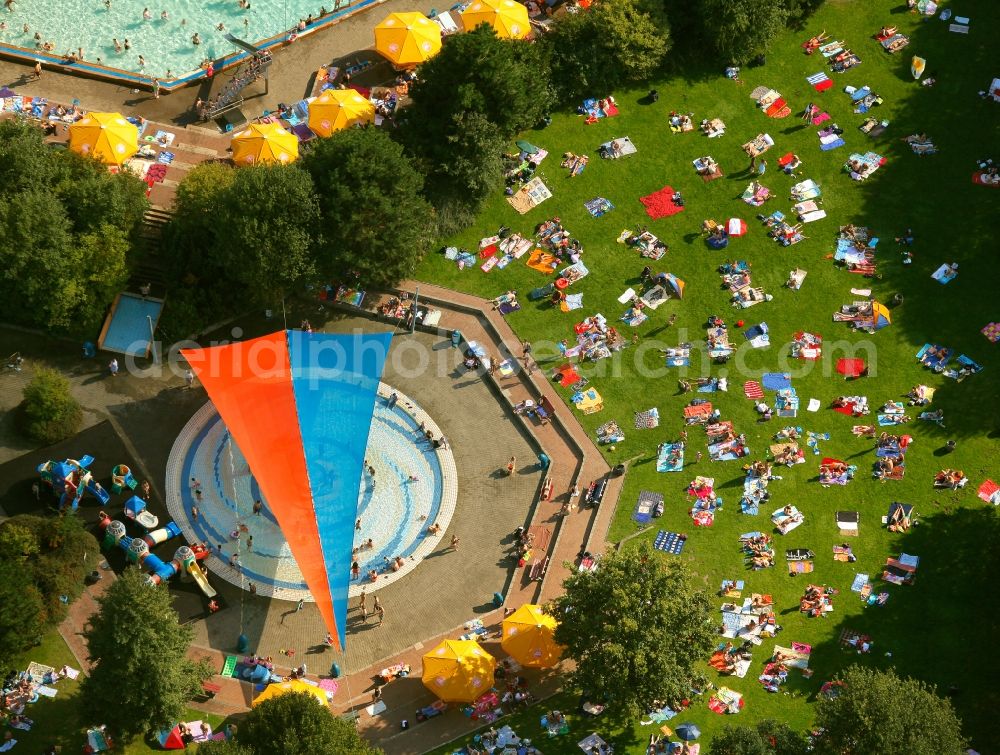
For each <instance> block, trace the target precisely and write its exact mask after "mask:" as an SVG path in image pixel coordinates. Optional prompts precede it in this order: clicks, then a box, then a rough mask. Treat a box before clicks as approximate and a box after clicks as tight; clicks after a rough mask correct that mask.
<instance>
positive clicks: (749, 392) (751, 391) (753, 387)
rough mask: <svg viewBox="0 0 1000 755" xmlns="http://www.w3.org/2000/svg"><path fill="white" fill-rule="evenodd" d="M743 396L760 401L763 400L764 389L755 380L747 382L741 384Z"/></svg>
mask: <svg viewBox="0 0 1000 755" xmlns="http://www.w3.org/2000/svg"><path fill="white" fill-rule="evenodd" d="M743 395H744V396H746V397H747V398H752V399H762V398H764V388H763V387H762V386H761V384H760V383H758V382H757V381H756V380H747V381H746V382H745V383H744V384H743Z"/></svg>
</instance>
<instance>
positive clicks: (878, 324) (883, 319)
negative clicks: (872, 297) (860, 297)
mask: <svg viewBox="0 0 1000 755" xmlns="http://www.w3.org/2000/svg"><path fill="white" fill-rule="evenodd" d="M891 324H892V317H891V316H890V315H889V310H888V308H887V307H886V306H885V305H884V304H879V303H878V302H877V301H873V302H872V327H873V328H875V330H881V329H882V328H884V327H885V326H886V325H891Z"/></svg>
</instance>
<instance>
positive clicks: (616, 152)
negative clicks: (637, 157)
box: [598, 136, 639, 160]
mask: <svg viewBox="0 0 1000 755" xmlns="http://www.w3.org/2000/svg"><path fill="white" fill-rule="evenodd" d="M598 149H599V151H600V154H601V157H603V158H605V159H609V160H617V159H618V158H619V157H626V156H628V155H634V154H635V153H636V152H638V151H639V150H637V149H636V148H635V145H634V144H633V143H632V140H631V139H629V138H628V137H627V136H622V137H619V138H617V139H612V140H611V141H609V142H604V144H602V145H601V146H600V147H599V148H598Z"/></svg>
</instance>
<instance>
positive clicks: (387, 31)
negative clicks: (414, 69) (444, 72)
mask: <svg viewBox="0 0 1000 755" xmlns="http://www.w3.org/2000/svg"><path fill="white" fill-rule="evenodd" d="M375 49H376V50H377V51H378V52H379V53H380V54H382V55H383V56H385V57H386V58H388V60H389V62H390V63H392V64H393V65H395V66H400V67H403V66H413V65H416V64H417V63H423V62H424V61H425V60H430V59H431V58H433V57H434V56H435V55H437V54H438V52H439V51H440V50H441V27H440V26H438V25H437V24H436V23H434V22H433V21H431V20H430V19H429V18H427V16H425V15H424V14H423V13H390V14H389V15H388V16H386V17H385V19H383V20H382V23H380V24H379V25H378V26H376V27H375Z"/></svg>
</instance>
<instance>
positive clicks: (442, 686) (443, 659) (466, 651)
mask: <svg viewBox="0 0 1000 755" xmlns="http://www.w3.org/2000/svg"><path fill="white" fill-rule="evenodd" d="M495 667H496V660H495V659H494V658H493V656H492V655H490V654H489V653H487V652H486V651H485V650H483V649H482V648H481V647H479V643H477V642H475V641H473V640H444V641H443V642H442V643H441V644H440V645H438V646H437V647H436V648H434V649H433V650H432V651H431V652H429V653H427V654H426V655H425V656H424V673H423V677H422V680H423V682H424V686H425V687H427V689H429V690H430V691H431V692H433V693H434V694H435V695H437V696H438V697H440V698H441V699H442V700H444V701H445V702H456V703H457V702H461V703H468V702H472V701H473V700H475V699H476V698H477V697H480V696H481V695H484V694H485V693H486V692H488V691H489V689H490V688H491V687H492V686H493V669H494V668H495Z"/></svg>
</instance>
